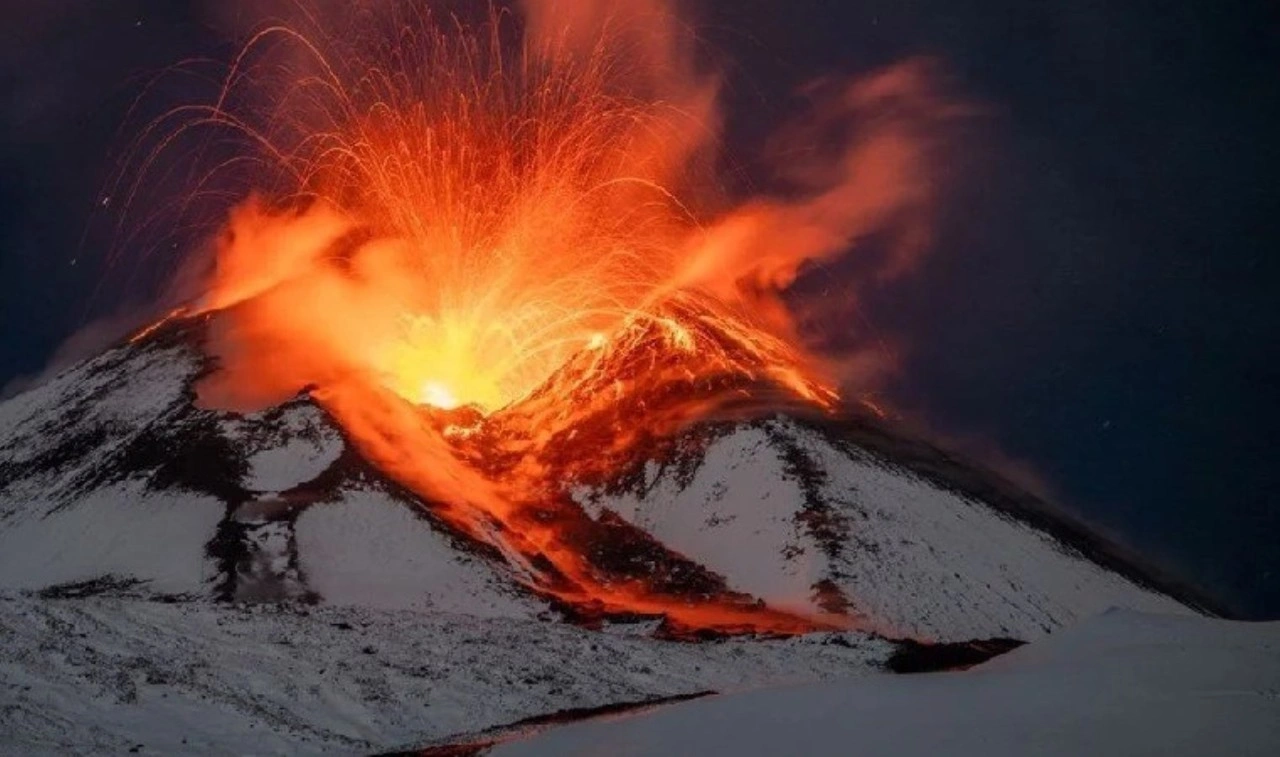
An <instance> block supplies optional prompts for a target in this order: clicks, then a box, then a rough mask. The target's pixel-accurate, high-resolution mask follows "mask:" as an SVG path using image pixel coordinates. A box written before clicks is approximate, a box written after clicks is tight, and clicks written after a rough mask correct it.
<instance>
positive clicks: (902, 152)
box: [123, 0, 954, 633]
mask: <svg viewBox="0 0 1280 757" xmlns="http://www.w3.org/2000/svg"><path fill="white" fill-rule="evenodd" d="M626 6H627V8H626V9H625V10H621V9H617V8H613V7H612V4H608V3H604V2H575V3H559V4H557V3H555V2H552V1H550V0H548V1H546V2H544V1H541V0H528V1H527V2H525V3H523V4H522V6H521V7H520V12H519V13H512V12H509V11H505V10H496V9H492V8H491V9H490V11H489V12H488V13H487V14H486V15H484V16H483V17H481V18H478V19H470V20H469V19H466V18H458V17H452V16H437V15H434V14H433V13H432V12H431V11H429V10H423V9H421V8H418V7H417V6H416V4H409V3H385V4H374V5H373V6H372V7H370V6H367V5H366V6H364V7H362V8H360V9H358V10H352V11H350V12H349V13H347V14H345V15H343V16H342V17H341V18H334V17H331V16H325V15H323V14H319V13H317V12H314V11H313V10H311V9H308V8H306V7H303V9H302V12H301V13H299V14H297V15H298V18H297V19H296V20H295V21H291V22H290V23H276V24H270V25H266V26H263V27H261V28H260V29H258V30H257V31H256V33H254V34H253V35H252V36H251V37H250V38H249V39H248V41H247V43H246V44H245V45H244V47H243V49H242V50H241V52H240V53H239V55H238V56H237V57H236V58H235V59H234V61H233V62H232V63H231V64H230V66H229V68H228V69H227V70H226V71H225V72H223V75H222V77H221V82H222V83H221V87H220V89H219V92H218V94H217V97H216V99H214V100H213V101H212V102H208V103H202V104H190V105H184V106H182V107H179V108H175V109H173V110H171V111H169V112H167V113H165V114H164V115H162V116H161V117H159V118H157V119H156V120H155V121H153V122H151V123H150V124H149V125H148V127H147V128H146V129H145V130H144V132H143V135H142V137H141V138H140V139H139V141H138V148H137V150H136V153H135V155H136V156H137V161H136V166H135V167H136V168H138V169H139V170H136V171H135V172H134V173H133V176H134V177H135V178H134V179H133V180H132V181H131V183H127V185H126V186H124V187H123V190H124V192H125V194H126V196H127V197H129V198H130V206H132V207H136V206H138V205H139V204H141V203H142V197H143V196H144V195H145V188H146V182H147V179H146V177H147V176H148V175H149V174H152V173H154V172H155V171H156V170H158V169H157V166H159V165H161V164H162V163H163V162H164V161H166V160H168V161H171V160H173V155H172V153H173V152H174V151H175V149H176V147H175V146H177V145H181V144H185V141H186V140H188V139H189V138H190V137H191V136H192V135H193V134H202V135H206V136H205V137H204V139H205V141H204V142H202V143H201V146H200V148H199V149H197V150H192V151H190V152H186V153H183V154H182V157H183V158H189V159H190V161H191V162H192V164H194V165H198V166H200V169H199V171H198V172H197V174H196V176H197V179H196V181H195V186H194V187H193V189H192V191H191V192H190V195H189V196H188V197H186V198H184V200H183V203H182V209H183V210H184V211H187V210H190V209H192V208H203V207H207V206H208V204H209V201H210V200H213V201H215V203H216V201H218V200H221V199H222V198H224V197H225V196H226V195H227V189H226V188H227V187H228V186H233V187H235V188H237V189H240V190H242V191H243V193H242V194H240V197H241V198H242V199H241V200H240V201H239V202H238V204H236V205H235V206H234V207H232V208H230V210H229V213H225V214H224V215H223V217H224V218H226V219H227V220H226V222H225V225H224V226H223V228H222V229H221V231H220V232H219V233H218V235H217V238H216V242H215V243H214V246H215V247H216V262H215V264H214V269H213V272H212V274H211V276H210V277H209V281H208V284H207V287H206V288H205V291H204V292H203V294H202V295H201V296H200V297H199V298H198V299H197V300H196V301H194V302H192V303H190V304H189V305H188V306H187V307H186V308H185V309H183V310H182V311H181V312H180V313H176V314H174V315H183V316H193V315H197V314H207V316H208V317H209V319H210V323H211V327H210V328H211V337H210V340H209V345H208V348H209V350H210V352H211V353H212V355H213V356H214V357H215V358H216V360H217V365H218V369H217V370H216V372H214V373H213V374H212V375H210V376H208V377H207V378H206V379H205V380H204V381H203V382H202V383H201V385H200V386H199V388H198V392H199V399H200V402H201V403H203V404H204V405H206V406H209V407H216V408H223V409H241V410H243V409H249V408H255V407H261V406H265V405H268V404H272V403H274V402H278V401H280V400H282V399H284V398H286V397H289V396H292V395H294V394H296V393H298V392H299V391H309V392H310V394H311V396H312V397H313V398H314V399H315V400H316V401H317V402H319V403H320V404H321V406H322V407H323V408H324V409H325V410H326V411H327V412H328V413H329V414H330V415H331V416H332V417H333V418H334V419H335V420H336V422H337V423H338V424H339V425H340V426H341V427H342V429H343V430H344V432H345V434H346V435H347V437H348V438H349V440H350V441H351V442H352V443H353V444H354V445H355V446H356V447H357V448H358V449H359V450H360V451H361V452H362V453H363V454H364V455H365V457H367V458H368V459H369V460H370V461H371V462H372V463H373V464H374V465H376V466H377V467H378V468H380V469H381V470H382V471H383V472H385V473H386V474H387V475H388V476H390V477H391V478H393V479H394V480H396V481H397V482H399V483H400V484H402V485H403V486H405V487H407V488H408V489H411V490H412V491H413V492H415V493H416V494H417V495H419V497H420V498H421V500H422V501H423V502H424V503H427V505H426V506H427V507H429V508H430V510H431V511H432V513H434V515H435V516H436V517H438V518H440V519H442V520H443V521H445V522H446V523H448V524H449V525H450V526H452V527H453V528H455V529H456V530H458V531H459V532H461V533H463V534H465V535H467V536H469V537H471V538H473V539H477V540H479V541H482V542H484V543H485V544H488V545H491V546H492V547H494V548H496V549H497V550H498V551H499V552H500V553H501V554H502V555H503V556H504V557H505V558H506V559H507V560H508V561H509V562H510V563H511V564H512V565H513V566H514V568H515V570H516V571H517V573H518V574H519V575H520V576H521V577H522V579H523V580H524V581H525V582H526V583H527V585H528V586H529V587H530V588H532V589H534V590H535V591H537V592H539V593H541V594H543V595H545V596H548V597H550V598H552V599H554V600H558V601H559V602H561V603H562V604H563V605H564V606H566V607H569V608H572V609H573V611H575V612H579V613H583V612H585V613H587V614H591V613H594V614H596V615H600V614H605V615H607V614H609V613H622V614H642V615H654V616H663V617H665V618H666V619H667V622H668V624H669V625H670V627H671V628H673V629H676V630H677V631H682V632H693V631H699V630H710V631H717V632H745V631H753V632H772V633H798V632H803V631H806V630H811V629H814V628H822V627H840V626H847V625H849V624H850V623H852V621H851V620H850V619H848V618H841V617H821V618H819V617H808V616H802V615H798V614H794V613H790V612H787V611H785V610H782V609H776V608H770V607H765V606H763V605H762V604H761V603H759V602H758V601H754V600H752V598H750V597H746V596H743V595H741V594H737V593H735V592H733V591H732V590H731V589H730V588H729V587H727V586H724V585H723V582H722V581H719V580H718V579H717V578H716V577H715V576H714V575H711V574H707V573H706V572H705V571H702V572H701V573H699V571H698V570H697V569H696V566H691V565H689V564H687V561H685V560H684V559H683V558H681V557H680V556H679V555H676V554H674V553H670V552H667V551H666V550H664V549H663V548H661V546H660V545H656V544H651V543H638V542H637V541H636V538H635V534H633V533H631V532H628V531H626V530H625V529H621V530H619V529H618V528H616V527H615V526H616V524H614V525H613V526H611V525H610V524H602V523H599V522H596V521H593V520H591V519H590V518H587V517H586V516H585V515H584V514H583V513H582V511H581V509H580V508H578V507H577V506H576V505H575V504H574V503H573V501H572V499H571V498H570V495H569V492H570V489H571V488H572V486H574V485H575V484H578V483H584V482H586V483H594V482H606V481H608V479H609V477H610V476H611V475H615V474H617V473H618V472H619V470H620V469H621V468H622V467H624V466H625V465H627V464H629V463H632V462H634V460H635V459H636V456H637V455H638V454H650V453H653V452H654V450H655V449H658V446H655V445H659V446H660V444H661V442H662V440H664V439H671V438H672V437H673V436H674V435H675V434H676V432H679V431H681V430H683V429H686V428H688V427H689V426H690V425H691V424H693V423H695V422H698V421H703V420H708V419H714V418H721V417H726V416H733V417H740V416H742V415H751V414H759V413H766V412H768V413H771V412H775V411H776V409H777V408H778V407H779V406H780V405H779V403H786V404H789V405H791V406H797V405H798V406H803V407H806V408H810V409H811V410H812V411H814V412H825V411H830V410H833V409H834V408H836V407H837V405H838V403H839V401H840V400H839V398H838V396H837V393H836V390H835V387H836V386H837V385H838V384H839V381H840V378H841V377H840V375H839V365H840V364H841V356H839V355H817V354H813V353H811V352H809V351H807V350H805V349H804V348H803V347H802V346H801V344H802V340H801V339H800V338H799V334H798V329H797V327H796V325H795V319H794V318H793V315H792V313H791V312H790V311H789V310H788V308H787V306H786V305H785V303H784V300H783V298H782V296H781V294H782V293H783V292H784V291H785V289H786V288H787V287H788V286H789V285H790V284H791V283H792V282H793V281H794V280H795V278H796V277H797V275H799V273H800V271H801V269H802V267H803V266H805V265H807V264H815V263H821V262H822V261H826V260H830V259H832V258H834V257H835V256H838V255H843V254H846V253H847V252H848V251H849V250H850V249H851V248H854V247H856V246H857V243H858V242H859V240H861V239H863V238H864V237H868V236H871V235H877V236H879V237H881V238H888V239H891V240H892V244H888V245H883V244H882V247H885V248H886V249H887V250H888V251H887V252H882V253H881V256H880V258H879V259H878V260H877V261H876V262H875V265H874V266H872V268H873V270H874V274H875V276H878V277H881V278H884V277H892V276H896V275H899V274H900V273H902V272H903V271H905V270H907V269H909V268H910V267H911V266H912V265H913V264H914V260H915V258H916V256H917V255H918V253H919V252H920V251H921V250H923V248H924V245H925V242H926V241H927V234H926V233H925V232H926V230H927V216H928V212H929V209H930V207H931V205H932V203H933V199H934V198H933V195H934V191H935V184H934V182H933V181H932V180H931V178H930V176H929V174H928V171H927V168H928V163H929V156H930V152H931V150H932V149H933V147H934V140H933V136H932V135H933V133H934V131H935V130H936V126H937V124H938V123H939V122H940V120H941V119H943V118H945V117H947V115H948V114H949V113H951V112H952V110H953V109H954V106H950V105H948V104H946V103H945V102H943V101H942V100H941V98H940V97H938V95H937V94H936V92H935V91H934V88H933V87H932V85H931V76H930V68H929V65H928V64H926V63H923V62H919V61H915V62H908V63H905V64H901V65H898V66H895V67H893V68H890V69H888V70H885V71H882V72H879V73H878V74H875V75H873V76H870V77H868V78H865V79H862V80H859V81H855V82H847V83H838V84H836V85H834V86H832V85H830V84H829V85H828V87H827V89H829V90H830V92H829V93H828V95H829V96H827V97H826V98H825V99H822V100H820V101H819V102H817V103H816V104H815V105H814V108H813V112H811V113H809V114H807V115H806V119H805V122H804V124H803V125H802V126H798V127H795V128H793V129H790V130H789V131H788V132H787V134H786V138H787V139H789V140H791V142H792V143H800V144H802V145H807V146H808V147H809V148H810V149H808V151H807V152H806V153H805V154H807V155H808V157H807V158H797V157H795V155H794V154H792V156H791V157H790V158H788V164H789V165H788V167H787V170H786V171H785V172H784V176H783V179H784V182H783V183H785V185H786V190H785V192H783V193H782V194H780V195H778V196H747V197H733V196H730V195H731V193H730V192H728V191H726V190H723V189H721V188H720V187H721V185H722V182H720V181H719V179H718V177H717V169H718V168H719V167H720V164H721V163H722V157H721V156H720V155H719V152H718V142H719V134H720V129H721V113H720V109H719V107H718V100H719V89H720V83H721V77H720V76H719V75H718V74H717V73H715V72H714V71H712V70H710V69H708V68H707V67H705V66H704V65H703V64H702V63H701V62H700V60H699V51H698V49H697V45H696V44H695V41H694V37H693V35H692V34H691V33H690V32H689V31H688V27H687V25H685V24H684V23H683V22H682V21H681V20H680V19H679V18H678V17H677V15H676V14H675V13H674V11H673V9H672V8H671V7H670V6H669V5H668V4H667V3H666V2H662V1H661V0H645V2H637V3H627V4H626ZM815 98H816V95H815ZM210 134H212V135H216V136H214V137H208V136H207V135H210ZM227 145H231V146H232V147H231V149H230V151H228V149H227ZM212 155H225V156H226V157H218V158H216V159H215V158H210V156H212ZM640 542H643V539H640ZM602 545H603V546H602ZM588 547H591V548H588ZM606 547H607V548H606ZM628 550H630V551H631V552H636V553H638V554H640V553H642V554H643V556H644V558H645V559H644V560H643V561H641V562H644V563H645V564H646V565H647V566H648V567H647V568H646V569H645V570H637V569H634V566H632V567H626V566H622V567H620V561H619V560H618V559H617V558H618V554H619V551H621V552H623V553H626V552H627V551H628ZM605 553H609V556H607V557H602V556H601V555H603V554H605ZM621 562H626V561H621ZM632 562H635V561H632Z"/></svg>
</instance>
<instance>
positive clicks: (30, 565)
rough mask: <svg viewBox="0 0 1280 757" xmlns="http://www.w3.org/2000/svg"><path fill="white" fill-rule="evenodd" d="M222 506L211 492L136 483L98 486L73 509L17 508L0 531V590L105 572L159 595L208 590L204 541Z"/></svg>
mask: <svg viewBox="0 0 1280 757" xmlns="http://www.w3.org/2000/svg"><path fill="white" fill-rule="evenodd" d="M223 512H224V507H223V505H222V503H221V502H219V501H218V500H216V499H214V498H212V497H201V496H197V495H191V494H186V493H180V494H171V493H164V492H161V493H150V492H146V491H145V490H144V489H143V488H142V486H140V485H139V484H137V483H129V484H124V485H119V486H114V487H110V488H105V489H100V490H97V491H94V492H92V493H90V494H88V495H86V496H85V498H84V499H82V500H80V501H78V502H77V503H76V505H75V507H73V508H66V509H54V510H52V511H50V512H48V513H47V514H45V515H44V516H43V517H32V516H31V515H26V516H25V517H24V514H20V515H18V516H17V517H15V518H11V519H10V520H8V521H6V522H5V523H4V528H3V529H0V588H4V589H39V588H44V587H47V586H55V585H58V584H64V583H72V582H78V581H88V580H92V579H96V578H100V577H103V576H112V577H115V578H118V579H132V580H137V581H145V582H147V588H148V589H149V590H152V591H155V592H159V593H174V594H176V593H195V592H201V591H203V590H204V589H205V586H204V582H205V580H206V579H207V578H208V577H209V576H210V575H212V573H213V565H212V562H211V561H210V560H209V558H208V557H207V556H206V555H205V549H204V547H205V543H206V542H208V541H209V539H210V538H212V537H213V535H214V531H215V529H216V527H217V524H218V521H219V520H221V519H222V516H223Z"/></svg>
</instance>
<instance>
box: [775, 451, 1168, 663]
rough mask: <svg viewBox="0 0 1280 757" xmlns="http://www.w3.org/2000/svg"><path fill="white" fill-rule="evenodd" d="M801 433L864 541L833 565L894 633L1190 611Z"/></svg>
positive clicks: (1031, 631) (1027, 627)
mask: <svg viewBox="0 0 1280 757" xmlns="http://www.w3.org/2000/svg"><path fill="white" fill-rule="evenodd" d="M797 437H798V440H799V442H800V443H801V445H802V446H803V448H804V449H805V450H806V452H808V453H809V454H810V455H811V456H812V457H813V459H814V460H815V462H816V463H817V465H818V467H819V468H820V469H822V470H824V471H826V472H827V473H828V476H829V479H828V481H827V482H826V483H825V484H824V485H823V490H824V493H825V497H826V498H828V499H829V500H830V501H832V502H838V503H840V504H841V505H842V506H843V508H844V510H845V512H847V513H848V514H849V517H850V518H851V522H852V529H853V534H854V543H855V544H856V545H857V547H858V548H856V549H848V550H845V551H843V552H842V554H841V555H840V557H839V558H838V559H837V560H836V561H835V562H836V572H837V573H838V574H839V575H840V578H839V580H838V583H840V584H841V585H842V586H843V587H845V588H846V590H847V591H848V593H849V594H850V596H851V597H853V598H855V604H856V606H857V607H858V608H859V609H860V610H861V611H863V612H865V613H866V614H868V615H870V616H871V617H874V618H878V619H880V620H881V622H883V623H886V624H887V625H888V626H889V627H890V628H893V629H895V630H896V632H897V633H898V634H901V635H906V636H912V637H917V638H919V637H925V638H933V639H937V640H944V641H959V640H964V639H972V638H983V637H990V636H1006V637H1014V638H1018V639H1023V640H1031V639H1035V638H1040V637H1042V636H1044V635H1045V634H1047V633H1049V632H1050V631H1052V630H1053V629H1055V628H1059V627H1062V626H1065V625H1071V624H1073V623H1075V622H1076V621H1078V620H1081V619H1083V618H1086V617H1089V616H1091V615H1095V614H1097V613H1100V612H1102V611H1104V610H1106V609H1108V608H1110V607H1127V608H1131V609H1135V610H1142V611H1149V612H1164V613H1178V612H1190V610H1188V609H1187V608H1186V607H1184V606H1183V605H1181V604H1180V603H1178V602H1176V601H1175V600H1173V599H1171V598H1169V597H1166V596H1164V595H1161V594H1157V593H1155V592H1152V591H1149V590H1147V589H1144V588H1142V587H1139V586H1137V585H1136V584H1134V583H1132V582H1131V581H1129V580H1127V579H1125V578H1124V577H1122V576H1120V575H1118V574H1116V573H1114V572H1112V571H1110V570H1106V569H1104V568H1102V567H1101V566H1099V565H1097V564H1096V563H1093V562H1091V561H1089V560H1087V559H1085V558H1084V557H1083V556H1081V555H1079V554H1078V553H1076V552H1075V551H1073V550H1071V549H1069V548H1067V547H1065V546H1064V545H1062V544H1061V543H1059V542H1058V541H1056V540H1054V539H1053V538H1051V537H1050V536H1048V535H1047V534H1045V533H1043V532H1041V531H1038V530H1036V529H1034V528H1031V527H1030V526H1028V525H1025V524H1023V523H1021V522H1019V521H1015V520H1013V519H1012V518H1010V517H1008V516H1005V515H1003V514H1001V513H998V512H996V511H995V510H994V509H992V508H990V507H988V506H987V505H984V504H982V503H980V502H976V501H974V500H970V499H967V498H965V497H963V496H961V495H958V494H956V493H954V492H951V491H947V490H945V489H941V488H939V487H937V486H935V485H933V484H931V483H929V482H927V481H925V480H923V479H921V478H920V477H918V476H915V475H913V474H911V473H909V472H908V471H905V470H903V469H901V468H898V467H896V466H893V465H890V464H888V463H885V462H881V461H876V460H872V459H866V460H858V459H854V458H851V457H850V456H849V455H848V454H847V453H846V452H844V451H842V450H839V449H837V448H835V447H834V446H832V445H831V444H829V443H828V442H826V441H825V440H823V439H822V438H821V437H819V436H817V435H816V434H812V433H809V434H800V433H797Z"/></svg>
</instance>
